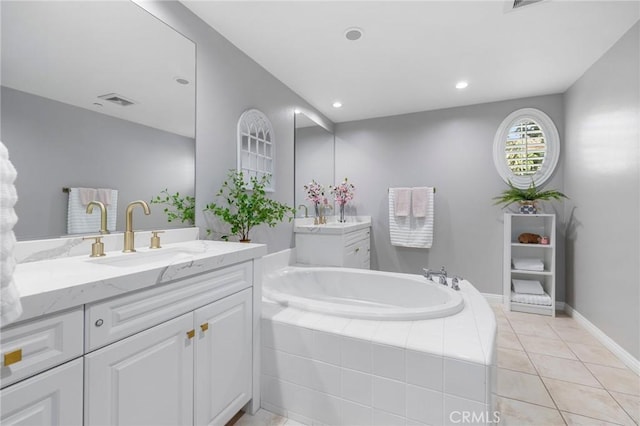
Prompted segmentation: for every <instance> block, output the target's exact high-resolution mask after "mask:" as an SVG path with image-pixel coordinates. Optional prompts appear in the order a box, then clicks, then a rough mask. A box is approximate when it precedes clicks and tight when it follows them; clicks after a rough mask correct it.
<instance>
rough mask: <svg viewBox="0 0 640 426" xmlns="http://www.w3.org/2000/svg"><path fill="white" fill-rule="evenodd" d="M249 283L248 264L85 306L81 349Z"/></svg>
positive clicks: (128, 334) (134, 331)
mask: <svg viewBox="0 0 640 426" xmlns="http://www.w3.org/2000/svg"><path fill="white" fill-rule="evenodd" d="M252 282H253V276H252V262H251V261H249V262H245V263H241V264H238V265H234V266H229V267H227V268H223V269H219V270H216V271H213V272H207V273H204V274H201V275H198V276H194V277H191V278H187V279H184V280H180V281H177V282H174V283H171V284H167V285H162V286H160V287H158V288H154V289H150V290H144V291H140V292H138V293H135V294H131V295H127V296H123V297H118V298H116V299H111V300H108V301H105V302H101V303H96V304H93V305H87V307H86V312H85V321H86V326H85V348H86V351H87V352H89V351H92V350H94V349H97V348H99V347H102V346H104V345H106V344H108V343H111V342H114V341H116V340H120V339H122V338H124V337H127V336H130V335H132V334H134V333H137V332H139V331H142V330H145V329H147V328H150V327H153V326H154V325H156V324H159V323H161V322H163V321H166V320H168V319H171V318H174V317H177V316H179V315H181V314H184V313H185V312H189V311H193V310H194V309H197V308H199V307H200V306H203V305H206V304H208V303H211V302H213V301H215V300H218V299H221V298H223V297H225V296H228V295H230V294H233V293H235V292H237V291H240V290H242V289H244V288H248V287H251V285H252Z"/></svg>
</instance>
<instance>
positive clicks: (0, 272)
mask: <svg viewBox="0 0 640 426" xmlns="http://www.w3.org/2000/svg"><path fill="white" fill-rule="evenodd" d="M17 175H18V173H17V172H16V169H15V168H14V167H13V164H11V161H9V151H8V150H7V148H6V147H5V146H4V145H3V144H2V142H0V242H1V244H0V245H1V247H0V327H2V326H5V325H7V324H9V323H11V322H13V321H15V320H16V319H18V318H19V317H20V315H22V304H21V303H20V294H19V293H18V289H17V288H16V285H15V282H14V280H13V272H14V270H15V268H16V259H15V254H14V248H15V243H16V238H15V234H14V233H13V227H14V226H15V224H16V222H18V216H16V213H15V210H14V206H15V204H16V202H17V201H18V194H17V192H16V187H15V185H14V184H13V182H14V181H15V180H16V177H17Z"/></svg>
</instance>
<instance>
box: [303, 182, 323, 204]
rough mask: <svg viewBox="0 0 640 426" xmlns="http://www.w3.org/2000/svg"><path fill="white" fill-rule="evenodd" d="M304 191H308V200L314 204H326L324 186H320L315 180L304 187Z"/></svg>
mask: <svg viewBox="0 0 640 426" xmlns="http://www.w3.org/2000/svg"><path fill="white" fill-rule="evenodd" d="M304 190H305V191H307V200H309V201H311V202H313V203H320V202H322V201H325V202H326V198H325V196H324V186H322V185H320V184H319V183H318V182H316V181H315V180H312V181H311V182H309V183H308V184H306V185H305V186H304Z"/></svg>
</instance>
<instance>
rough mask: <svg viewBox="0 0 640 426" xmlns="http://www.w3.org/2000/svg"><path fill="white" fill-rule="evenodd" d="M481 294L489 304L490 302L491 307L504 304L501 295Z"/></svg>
mask: <svg viewBox="0 0 640 426" xmlns="http://www.w3.org/2000/svg"><path fill="white" fill-rule="evenodd" d="M480 294H481V295H483V296H484V298H485V299H487V302H489V304H490V305H500V304H502V295H501V294H494V293H480Z"/></svg>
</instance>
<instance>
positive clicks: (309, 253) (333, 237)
mask: <svg viewBox="0 0 640 426" xmlns="http://www.w3.org/2000/svg"><path fill="white" fill-rule="evenodd" d="M293 230H294V233H295V235H296V256H297V262H298V263H299V264H303V265H315V266H343V267H347V268H360V269H369V268H370V264H371V261H370V254H371V217H370V216H357V217H350V218H349V221H348V222H344V223H341V222H337V221H336V220H335V217H332V218H331V219H330V220H328V221H327V223H326V224H323V225H314V224H313V219H312V218H300V219H295V223H294V228H293Z"/></svg>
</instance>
